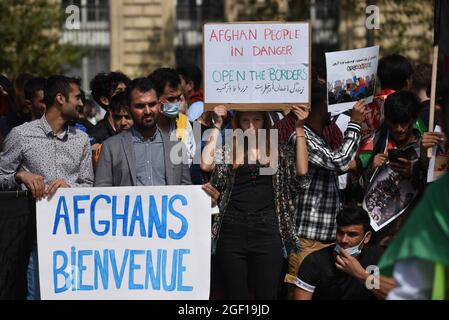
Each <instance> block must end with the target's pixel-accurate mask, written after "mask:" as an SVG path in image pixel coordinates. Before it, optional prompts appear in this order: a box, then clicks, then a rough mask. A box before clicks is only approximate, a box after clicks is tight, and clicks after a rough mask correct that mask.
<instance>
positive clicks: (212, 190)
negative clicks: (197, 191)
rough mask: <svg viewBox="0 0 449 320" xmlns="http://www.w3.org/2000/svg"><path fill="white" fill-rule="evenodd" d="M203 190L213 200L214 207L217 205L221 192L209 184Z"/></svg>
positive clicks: (204, 185)
mask: <svg viewBox="0 0 449 320" xmlns="http://www.w3.org/2000/svg"><path fill="white" fill-rule="evenodd" d="M203 190H204V191H206V193H207V194H208V195H209V196H210V197H211V198H212V207H215V206H216V205H217V201H218V198H220V192H219V191H218V190H217V189H215V188H214V187H213V186H212V185H211V184H210V183H209V182H208V183H206V184H203Z"/></svg>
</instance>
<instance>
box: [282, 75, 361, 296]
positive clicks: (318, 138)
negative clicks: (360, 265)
mask: <svg viewBox="0 0 449 320" xmlns="http://www.w3.org/2000/svg"><path fill="white" fill-rule="evenodd" d="M311 91H312V110H311V113H310V117H309V118H308V119H307V122H306V125H305V126H304V130H305V134H306V137H307V149H308V153H309V174H310V177H312V181H311V183H310V186H309V187H308V188H307V189H306V190H304V192H301V193H299V207H298V214H297V221H296V230H297V237H298V238H299V239H300V245H301V251H300V252H299V253H297V252H292V253H291V254H290V256H289V263H288V272H287V275H286V276H285V282H286V283H288V284H290V285H291V286H289V292H288V298H290V299H291V298H293V286H294V285H295V280H296V275H297V273H298V269H299V266H300V265H301V263H302V261H303V259H304V258H305V257H306V256H307V255H308V254H310V253H312V252H315V251H317V250H320V249H322V248H325V247H326V246H329V245H331V244H332V243H333V242H334V241H335V235H336V231H337V226H336V224H335V217H336V215H337V213H338V212H340V210H341V209H342V201H341V200H342V199H341V195H340V190H339V184H338V175H340V174H342V173H345V172H347V171H348V170H349V167H350V164H351V162H352V160H354V158H355V156H356V152H357V149H358V147H359V143H360V138H361V134H360V124H361V123H362V122H363V121H364V119H365V114H366V110H365V107H364V101H363V100H359V101H357V102H356V103H355V105H354V107H353V108H352V115H351V122H349V124H348V128H347V130H346V133H345V136H344V139H343V142H342V144H341V145H340V146H339V147H338V148H337V149H336V150H332V149H331V148H330V147H329V145H328V144H327V143H326V141H325V139H324V138H323V129H324V128H325V126H326V125H327V124H328V116H327V115H328V106H327V102H326V100H327V96H326V95H327V88H326V84H324V83H322V82H320V81H314V82H313V83H312V90H311ZM292 138H293V140H294V138H295V136H293V137H292Z"/></svg>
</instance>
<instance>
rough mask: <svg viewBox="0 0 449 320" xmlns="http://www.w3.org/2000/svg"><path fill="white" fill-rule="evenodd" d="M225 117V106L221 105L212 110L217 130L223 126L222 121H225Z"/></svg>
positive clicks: (226, 110)
mask: <svg viewBox="0 0 449 320" xmlns="http://www.w3.org/2000/svg"><path fill="white" fill-rule="evenodd" d="M227 115H228V109H227V108H226V106H224V105H222V104H221V105H219V106H216V107H215V108H214V113H213V121H214V125H215V126H216V127H217V129H219V128H221V126H222V125H223V120H224V119H226V116H227Z"/></svg>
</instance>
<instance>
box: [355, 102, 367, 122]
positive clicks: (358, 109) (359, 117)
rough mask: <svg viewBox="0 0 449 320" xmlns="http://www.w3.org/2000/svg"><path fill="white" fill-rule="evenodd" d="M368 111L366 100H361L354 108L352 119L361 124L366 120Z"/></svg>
mask: <svg viewBox="0 0 449 320" xmlns="http://www.w3.org/2000/svg"><path fill="white" fill-rule="evenodd" d="M367 113H368V110H366V108H365V100H359V101H357V102H356V103H355V105H354V107H353V108H352V113H351V121H352V122H355V123H358V124H361V123H362V122H363V121H365V116H366V114H367Z"/></svg>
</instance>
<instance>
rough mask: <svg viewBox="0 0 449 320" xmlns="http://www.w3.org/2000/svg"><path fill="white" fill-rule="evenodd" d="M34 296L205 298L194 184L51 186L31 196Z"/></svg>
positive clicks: (204, 233) (201, 220)
mask: <svg viewBox="0 0 449 320" xmlns="http://www.w3.org/2000/svg"><path fill="white" fill-rule="evenodd" d="M36 209H37V211H36V215H37V240H38V253H39V279H40V289H41V297H42V299H142V300H143V299H161V300H162V299H164V300H165V299H189V300H191V299H208V298H209V285H210V241H211V233H210V223H211V214H210V197H209V196H207V195H206V194H205V192H204V191H203V190H202V189H201V186H182V187H181V186H158V187H114V188H77V189H76V188H74V189H59V190H58V191H57V193H56V194H55V195H54V196H53V197H52V199H50V200H46V199H44V200H41V201H38V202H37V208H36Z"/></svg>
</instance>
